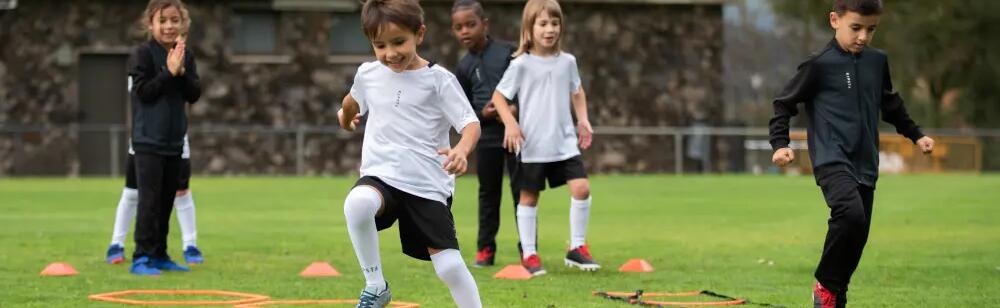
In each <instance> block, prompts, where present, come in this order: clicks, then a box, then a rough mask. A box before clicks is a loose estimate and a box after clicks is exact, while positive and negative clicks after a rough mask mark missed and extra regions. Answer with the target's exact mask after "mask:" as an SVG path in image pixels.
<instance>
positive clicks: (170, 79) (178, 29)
mask: <svg viewBox="0 0 1000 308" xmlns="http://www.w3.org/2000/svg"><path fill="white" fill-rule="evenodd" d="M142 18H143V20H142V21H143V24H144V25H145V26H146V27H147V29H148V31H149V33H150V35H151V36H152V39H151V40H149V41H147V42H145V43H142V44H140V45H139V46H138V47H136V48H135V49H133V50H132V54H131V55H130V57H129V62H128V75H129V81H130V83H131V84H132V87H131V88H132V90H131V93H130V97H131V101H132V146H133V148H134V149H135V170H136V180H137V182H138V183H137V184H138V190H139V206H138V213H137V220H136V227H135V252H134V253H133V255H132V260H133V261H132V262H133V263H132V267H131V268H130V270H129V272H131V273H132V274H136V275H159V274H160V271H161V270H167V271H187V270H188V268H187V267H184V266H181V265H178V264H176V263H174V262H173V261H171V260H170V256H168V255H167V233H168V230H169V222H170V211H171V209H172V208H173V200H174V192H175V191H177V185H178V182H177V178H178V176H179V172H180V169H181V153H182V151H183V147H184V135H185V134H187V115H186V114H185V105H186V104H188V103H194V102H195V101H197V100H198V98H199V97H200V96H201V85H200V83H199V80H198V71H197V68H196V66H195V62H194V56H193V54H192V53H191V50H189V49H187V47H186V45H185V42H184V39H185V36H184V35H185V34H186V33H187V30H188V27H189V26H190V24H191V19H190V15H189V14H188V11H187V9H186V8H185V6H184V3H182V2H181V1H180V0H151V1H150V2H149V4H148V5H147V6H146V10H145V12H144V13H143V15H142Z"/></svg>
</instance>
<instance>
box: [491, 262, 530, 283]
mask: <svg viewBox="0 0 1000 308" xmlns="http://www.w3.org/2000/svg"><path fill="white" fill-rule="evenodd" d="M531 277H532V276H531V273H529V272H528V269H526V268H524V266H521V265H507V266H504V268H503V269H502V270H500V271H499V272H497V273H496V275H493V278H496V279H511V280H528V279H531Z"/></svg>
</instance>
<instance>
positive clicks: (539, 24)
mask: <svg viewBox="0 0 1000 308" xmlns="http://www.w3.org/2000/svg"><path fill="white" fill-rule="evenodd" d="M561 30H562V20H560V19H559V17H553V16H552V15H551V14H549V12H548V11H547V10H542V11H541V12H539V13H538V17H536V18H535V24H534V25H532V27H531V39H532V41H534V46H533V47H534V48H532V49H534V50H532V51H533V52H532V53H537V54H551V53H554V52H556V51H558V50H556V49H557V46H558V43H559V35H560V33H561Z"/></svg>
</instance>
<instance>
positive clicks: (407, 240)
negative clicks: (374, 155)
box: [354, 176, 458, 261]
mask: <svg viewBox="0 0 1000 308" xmlns="http://www.w3.org/2000/svg"><path fill="white" fill-rule="evenodd" d="M358 186H371V187H374V188H375V190H377V191H378V193H379V194H380V195H382V202H383V203H385V210H384V211H383V212H382V215H381V216H378V217H375V226H376V227H377V228H378V230H379V231H382V230H384V229H386V228H389V227H391V226H392V224H393V223H395V222H396V221H397V220H399V242H400V244H401V245H402V246H403V253H405V254H406V255H408V256H410V257H413V258H416V259H420V260H425V261H430V260H431V255H430V254H429V253H428V252H427V248H428V247H430V248H434V249H449V248H451V249H455V250H458V239H457V238H456V237H455V219H454V217H452V216H451V198H448V204H442V203H441V202H439V201H434V200H430V199H424V198H421V197H417V196H414V195H411V194H409V193H407V192H404V191H402V190H399V189H396V188H395V187H392V186H389V185H388V184H386V183H385V182H382V180H380V179H379V178H377V177H373V176H365V177H362V178H360V179H358V181H357V182H356V183H355V184H354V187H358Z"/></svg>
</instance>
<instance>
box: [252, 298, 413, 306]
mask: <svg viewBox="0 0 1000 308" xmlns="http://www.w3.org/2000/svg"><path fill="white" fill-rule="evenodd" d="M357 303H358V300H356V299H302V300H298V299H296V300H269V301H263V302H256V303H249V304H243V305H239V306H236V307H240V308H250V307H261V306H267V305H321V304H351V305H354V304H357ZM389 307H393V308H419V307H420V305H418V304H414V303H407V302H399V301H392V302H390V303H389Z"/></svg>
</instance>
